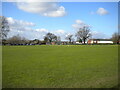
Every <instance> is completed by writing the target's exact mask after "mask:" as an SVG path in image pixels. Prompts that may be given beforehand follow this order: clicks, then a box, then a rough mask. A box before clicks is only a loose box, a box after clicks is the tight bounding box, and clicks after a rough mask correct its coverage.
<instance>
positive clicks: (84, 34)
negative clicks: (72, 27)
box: [75, 26, 91, 44]
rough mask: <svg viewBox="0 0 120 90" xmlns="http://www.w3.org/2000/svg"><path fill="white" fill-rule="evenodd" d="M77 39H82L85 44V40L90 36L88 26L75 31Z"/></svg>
mask: <svg viewBox="0 0 120 90" xmlns="http://www.w3.org/2000/svg"><path fill="white" fill-rule="evenodd" d="M75 36H76V37H77V39H79V41H80V40H82V41H83V42H84V44H85V41H86V40H87V39H88V38H89V37H90V36H91V33H90V29H89V27H88V26H84V27H83V28H80V29H79V31H77V33H76V35H75Z"/></svg>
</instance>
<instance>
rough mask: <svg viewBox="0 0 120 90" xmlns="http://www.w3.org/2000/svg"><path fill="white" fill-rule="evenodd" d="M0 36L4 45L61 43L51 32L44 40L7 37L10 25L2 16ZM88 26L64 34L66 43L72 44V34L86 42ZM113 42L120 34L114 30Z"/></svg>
mask: <svg viewBox="0 0 120 90" xmlns="http://www.w3.org/2000/svg"><path fill="white" fill-rule="evenodd" d="M0 27H1V28H0V37H1V41H2V42H1V43H2V44H3V45H4V44H6V42H7V43H8V44H13V45H14V44H24V45H27V44H46V43H48V44H52V42H55V43H57V44H58V45H59V44H61V37H60V36H57V35H55V34H53V33H51V32H48V33H47V34H46V35H45V36H44V40H43V41H40V40H38V39H35V40H27V39H26V38H24V37H21V36H19V35H16V36H13V37H11V38H7V35H8V33H9V31H10V27H9V23H8V21H7V19H6V17H4V16H1V17H0ZM90 31H91V30H90V28H89V26H83V27H82V28H79V30H78V31H77V32H76V34H75V35H72V34H69V35H67V36H66V38H65V39H66V40H68V43H69V44H73V41H74V38H73V36H75V37H76V38H77V41H78V42H79V43H82V42H83V44H86V40H87V39H88V38H90V37H91V36H92V34H91V32H90ZM111 39H112V40H113V42H114V43H115V44H119V42H120V34H118V33H117V32H115V33H114V34H113V35H112V38H111Z"/></svg>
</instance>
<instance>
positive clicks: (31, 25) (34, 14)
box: [2, 0, 118, 40]
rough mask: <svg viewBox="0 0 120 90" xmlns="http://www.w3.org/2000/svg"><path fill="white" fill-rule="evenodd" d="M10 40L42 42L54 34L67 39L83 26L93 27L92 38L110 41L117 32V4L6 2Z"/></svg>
mask: <svg viewBox="0 0 120 90" xmlns="http://www.w3.org/2000/svg"><path fill="white" fill-rule="evenodd" d="M2 15H3V16H5V17H7V20H8V22H9V24H10V29H11V31H10V32H9V37H12V36H14V35H17V34H19V35H21V36H23V37H25V38H27V39H31V40H32V39H41V40H42V39H43V37H44V36H45V34H46V33H47V32H52V33H54V34H56V35H58V36H61V39H62V40H64V38H65V37H66V35H69V34H75V33H76V32H77V30H78V29H79V28H80V27H82V26H84V25H88V26H90V29H91V33H92V34H93V36H92V38H110V37H111V35H112V34H113V33H114V32H117V30H118V3H117V2H59V3H58V2H57V3H55V2H28V1H27V0H26V1H24V2H3V3H2Z"/></svg>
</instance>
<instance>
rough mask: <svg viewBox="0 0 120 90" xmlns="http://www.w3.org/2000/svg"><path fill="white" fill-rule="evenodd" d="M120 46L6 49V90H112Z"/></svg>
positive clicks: (116, 77)
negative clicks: (60, 89)
mask: <svg viewBox="0 0 120 90" xmlns="http://www.w3.org/2000/svg"><path fill="white" fill-rule="evenodd" d="M117 51H118V46H117V45H76V46H75V45H70V46H67V45H65V46H54V45H53V46H3V87H4V88H10V87H11V88H20V87H23V88H111V87H114V86H116V85H117V83H118V81H117V80H118V52H117Z"/></svg>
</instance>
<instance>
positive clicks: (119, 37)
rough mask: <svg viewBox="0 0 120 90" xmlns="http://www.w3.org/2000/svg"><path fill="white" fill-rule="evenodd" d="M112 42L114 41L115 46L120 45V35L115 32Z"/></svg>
mask: <svg viewBox="0 0 120 90" xmlns="http://www.w3.org/2000/svg"><path fill="white" fill-rule="evenodd" d="M112 40H113V43H115V44H119V42H120V34H119V33H117V32H115V33H114V34H113V35H112Z"/></svg>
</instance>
